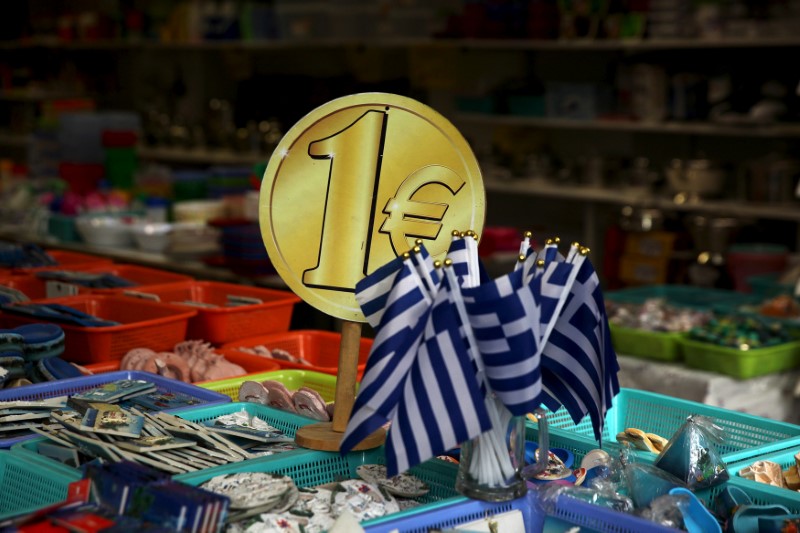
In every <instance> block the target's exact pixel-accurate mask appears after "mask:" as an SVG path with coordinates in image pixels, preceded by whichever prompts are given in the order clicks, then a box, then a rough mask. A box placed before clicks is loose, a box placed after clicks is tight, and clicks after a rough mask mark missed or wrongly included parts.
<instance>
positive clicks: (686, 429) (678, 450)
mask: <svg viewBox="0 0 800 533" xmlns="http://www.w3.org/2000/svg"><path fill="white" fill-rule="evenodd" d="M724 439H725V432H724V430H723V429H722V428H721V427H719V426H717V425H716V424H714V422H713V420H712V419H710V418H708V417H705V416H700V415H691V416H689V417H687V418H686V422H684V424H683V425H682V426H681V427H680V429H678V431H676V432H675V434H674V435H673V436H672V438H671V439H670V440H669V442H668V443H667V445H666V446H665V447H664V449H663V450H662V451H661V453H660V454H659V455H658V457H657V458H656V460H655V463H654V464H655V466H657V467H658V468H660V469H662V470H664V471H666V472H669V473H670V474H672V475H674V476H676V477H678V478H679V479H681V480H682V481H683V482H684V483H686V486H688V487H689V488H690V489H692V490H696V489H701V488H705V487H711V486H714V485H717V484H719V483H722V482H724V481H727V480H728V478H729V475H728V468H727V467H726V466H725V462H724V461H723V460H722V457H720V454H719V452H718V451H717V446H716V445H717V444H721V443H722V442H723V441H724Z"/></svg>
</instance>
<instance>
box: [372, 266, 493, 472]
mask: <svg viewBox="0 0 800 533" xmlns="http://www.w3.org/2000/svg"><path fill="white" fill-rule="evenodd" d="M401 387H402V399H401V400H400V403H399V405H398V406H397V409H396V411H395V412H394V413H393V415H392V417H391V421H392V424H391V426H390V428H389V434H388V436H387V439H386V474H387V476H394V475H396V474H398V473H400V472H405V471H406V470H408V469H409V468H411V467H413V466H415V465H417V464H419V463H421V462H423V461H425V460H427V459H430V458H431V457H435V456H436V455H440V454H442V453H444V452H446V451H447V450H450V449H452V448H453V447H455V446H458V445H459V444H461V443H462V442H464V441H467V440H469V439H472V438H474V437H477V436H478V435H480V434H481V433H483V432H485V431H488V430H489V429H491V427H492V423H491V420H490V418H489V414H488V412H487V410H486V405H485V403H484V396H483V394H482V393H481V390H480V387H479V385H478V381H477V378H476V376H475V367H474V365H473V362H472V360H471V358H470V356H469V353H468V352H467V347H466V346H465V344H464V341H463V338H462V328H461V321H460V320H459V318H458V315H457V310H456V308H455V303H454V297H453V294H452V292H451V290H450V283H449V281H448V279H447V277H445V278H444V279H443V280H442V284H441V286H440V288H439V290H438V291H437V293H436V298H435V300H434V303H433V307H432V308H431V312H430V314H429V316H428V317H427V321H426V324H425V329H424V334H423V340H422V342H421V343H420V344H419V349H418V352H417V356H416V358H414V361H413V363H412V364H411V368H410V371H409V372H408V377H407V379H405V381H404V382H403V383H402V385H401ZM360 395H361V393H359V396H360Z"/></svg>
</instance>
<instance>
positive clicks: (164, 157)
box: [137, 146, 269, 165]
mask: <svg viewBox="0 0 800 533" xmlns="http://www.w3.org/2000/svg"><path fill="white" fill-rule="evenodd" d="M137 153H138V155H139V157H140V158H141V159H145V160H150V161H157V162H162V163H176V164H184V163H185V164H194V165H254V164H256V163H258V162H260V161H266V160H267V159H268V158H269V154H257V153H241V152H234V151H233V150H221V149H213V148H209V149H206V148H192V149H185V148H171V147H152V146H141V147H139V148H138V150H137Z"/></svg>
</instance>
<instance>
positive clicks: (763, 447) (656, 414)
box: [547, 388, 800, 463]
mask: <svg viewBox="0 0 800 533" xmlns="http://www.w3.org/2000/svg"><path fill="white" fill-rule="evenodd" d="M689 415H704V416H708V417H711V418H713V419H714V420H715V422H716V423H717V425H719V426H720V427H722V428H723V429H724V430H725V431H726V432H727V434H728V439H727V440H726V441H725V442H724V443H722V444H721V445H719V446H718V450H719V452H720V455H721V456H722V460H723V461H725V462H726V463H733V462H736V461H744V460H747V459H750V458H753V457H757V456H760V455H764V454H767V453H771V452H776V451H780V450H785V449H788V448H791V447H795V448H797V447H800V426H797V425H794V424H789V423H786V422H778V421H776V420H770V419H767V418H761V417H758V416H753V415H748V414H745V413H740V412H738V411H731V410H729V409H722V408H719V407H712V406H710V405H704V404H702V403H698V402H692V401H689V400H682V399H678V398H672V397H670V396H665V395H663V394H656V393H653V392H645V391H640V390H634V389H626V388H623V389H621V390H620V393H619V394H618V395H617V396H616V397H615V398H614V405H613V407H612V408H611V409H610V410H609V411H608V412H607V413H606V418H605V428H604V430H603V447H604V448H606V447H607V450H608V451H609V453H611V451H612V450H617V449H618V448H619V446H618V445H617V441H616V435H617V433H619V432H620V431H624V430H625V429H626V428H638V429H641V430H642V431H644V432H647V433H655V434H657V435H661V436H662V437H664V438H667V439H669V438H670V437H672V435H673V434H674V433H675V432H676V431H677V430H678V429H679V428H680V427H681V425H683V423H684V422H685V421H686V417H687V416H689ZM547 419H548V421H549V422H550V426H551V427H555V428H559V429H563V430H566V431H570V432H573V433H574V434H575V435H576V436H578V437H580V438H583V439H588V441H590V442H592V443H594V442H595V440H594V431H593V430H592V422H591V420H590V419H589V417H588V416H586V417H585V418H584V419H583V420H581V422H580V423H579V424H577V425H575V424H574V423H573V422H572V418H571V417H570V416H569V413H567V410H566V409H564V408H563V407H562V408H560V409H559V410H558V411H556V412H555V413H550V414H549V415H548V418H547ZM639 458H640V459H643V460H646V461H649V462H652V461H653V460H655V458H656V456H655V455H654V454H649V453H645V452H642V453H641V454H639Z"/></svg>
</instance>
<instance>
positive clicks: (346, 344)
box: [295, 321, 386, 452]
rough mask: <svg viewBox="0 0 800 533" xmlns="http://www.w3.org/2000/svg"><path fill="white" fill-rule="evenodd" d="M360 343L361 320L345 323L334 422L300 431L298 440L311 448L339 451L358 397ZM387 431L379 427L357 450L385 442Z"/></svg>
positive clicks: (305, 427)
mask: <svg viewBox="0 0 800 533" xmlns="http://www.w3.org/2000/svg"><path fill="white" fill-rule="evenodd" d="M360 344H361V323H360V322H349V321H346V322H344V323H343V324H342V344H341V346H340V347H339V369H338V371H337V373H336V403H335V405H334V410H333V422H322V423H319V424H311V425H308V426H304V427H302V428H300V429H298V430H297V434H296V435H295V442H296V443H297V445H298V446H302V447H303V448H310V449H312V450H324V451H331V452H333V451H337V450H338V449H339V445H340V444H341V440H342V436H343V434H344V431H345V430H346V429H347V422H348V420H350V413H351V411H352V410H353V403H354V402H355V398H356V378H357V376H358V352H359V346H360ZM385 437H386V434H385V431H383V430H382V429H381V430H378V431H376V432H375V433H373V434H372V435H370V436H369V437H367V438H366V439H364V440H363V441H361V443H359V444H358V445H357V446H356V447H355V448H354V450H367V449H370V448H376V447H378V446H380V445H381V444H383V441H384V439H385Z"/></svg>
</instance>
